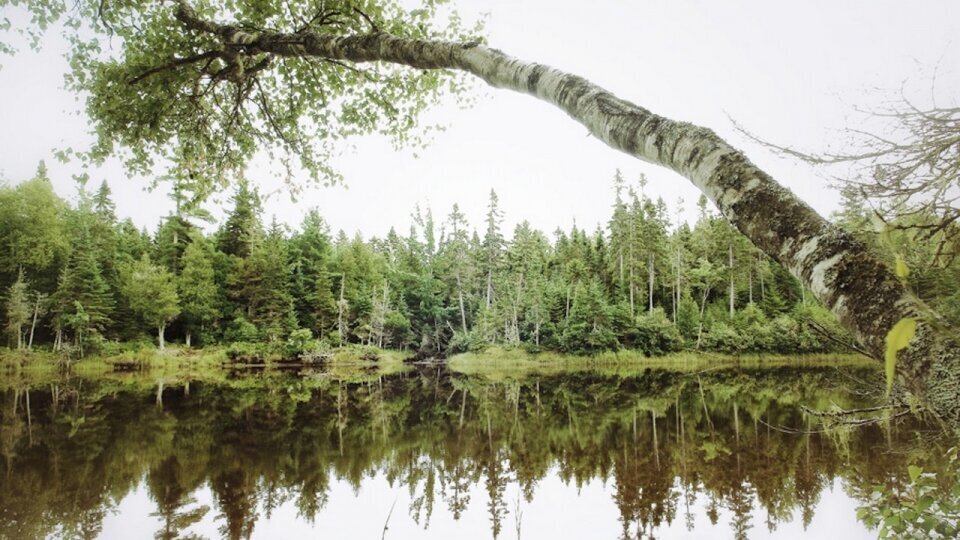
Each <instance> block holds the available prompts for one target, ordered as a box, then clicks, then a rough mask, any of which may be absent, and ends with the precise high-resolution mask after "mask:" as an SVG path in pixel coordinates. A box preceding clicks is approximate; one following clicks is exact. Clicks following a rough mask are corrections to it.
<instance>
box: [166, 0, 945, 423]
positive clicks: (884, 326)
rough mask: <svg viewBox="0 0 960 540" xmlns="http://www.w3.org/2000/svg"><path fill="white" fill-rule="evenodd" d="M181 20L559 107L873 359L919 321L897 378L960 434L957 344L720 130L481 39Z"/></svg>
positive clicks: (232, 41)
mask: <svg viewBox="0 0 960 540" xmlns="http://www.w3.org/2000/svg"><path fill="white" fill-rule="evenodd" d="M176 17H177V18H178V19H179V20H180V21H181V22H182V23H183V24H184V26H185V27H186V28H187V29H189V30H192V31H196V32H202V33H206V34H210V35H212V36H213V37H215V38H217V39H219V40H220V41H221V42H223V43H224V44H225V45H226V46H228V47H229V48H232V49H243V50H247V51H252V52H253V53H256V54H260V53H267V54H273V55H277V56H286V57H318V58H326V59H331V60H340V61H349V62H376V61H380V62H390V63H395V64H402V65H406V66H410V67H413V68H417V69H456V70H463V71H465V72H468V73H471V74H473V75H476V76H477V77H479V78H480V79H482V80H484V81H485V82H487V83H488V84H490V85H491V86H494V87H498V88H507V89H510V90H514V91H518V92H522V93H527V94H531V95H533V96H534V97H537V98H539V99H542V100H544V101H546V102H548V103H551V104H553V105H555V106H557V107H558V108H560V109H561V110H562V111H564V112H566V113H567V114H568V115H570V116H571V117H572V118H573V119H574V120H576V121H577V122H579V123H581V124H582V125H584V126H585V127H586V128H587V129H588V131H589V132H590V133H591V134H593V135H594V136H595V137H597V138H598V139H600V140H601V141H603V142H604V143H606V144H607V145H609V146H611V147H612V148H614V149H617V150H621V151H623V152H625V153H627V154H629V155H631V156H634V157H637V158H639V159H642V160H644V161H648V162H651V163H654V164H659V165H662V166H664V167H667V168H669V169H672V170H674V171H676V172H677V173H679V174H681V175H683V176H685V177H686V178H688V179H690V180H691V181H692V182H693V184H694V185H696V186H697V188H699V189H700V191H702V192H703V193H704V194H705V195H706V196H707V197H708V198H709V199H710V200H712V201H713V202H714V203H715V204H716V206H717V208H719V209H720V212H721V213H722V214H723V215H724V216H725V217H726V218H727V219H728V220H730V222H731V223H732V224H733V225H734V226H735V227H736V228H737V229H738V230H739V231H740V232H742V233H743V234H744V235H746V236H747V237H748V238H749V239H750V240H751V241H752V242H753V243H754V244H755V245H757V246H758V247H759V248H760V249H761V250H762V251H763V252H764V253H766V254H767V255H769V256H770V257H772V258H773V259H774V260H776V261H777V262H779V263H780V264H782V265H783V266H784V267H786V268H787V269H788V270H789V271H790V272H791V273H792V274H793V275H794V276H796V277H797V278H798V279H800V280H801V281H802V282H803V283H804V284H806V286H807V287H808V288H809V289H810V290H811V291H812V292H813V293H814V294H815V295H816V296H817V298H819V299H820V301H821V302H823V304H824V305H825V306H826V307H827V308H829V309H830V310H831V311H833V313H834V314H836V315H837V317H838V318H839V320H840V322H841V323H842V324H843V325H844V326H845V327H846V328H848V329H849V330H850V331H851V332H852V333H853V335H854V336H855V337H856V338H857V339H858V340H859V341H860V342H861V343H863V345H864V346H865V348H866V349H867V350H868V351H869V352H870V353H871V354H872V356H874V357H875V358H877V359H882V358H883V356H884V351H885V340H886V337H887V334H888V333H889V332H890V330H891V329H892V328H893V326H894V325H895V324H896V323H897V322H899V321H900V320H902V319H904V318H907V317H915V318H918V323H919V324H918V329H917V332H916V335H915V337H914V338H913V340H912V341H911V343H910V346H909V347H908V348H907V349H905V350H903V351H902V352H901V354H900V357H899V367H898V369H897V372H898V374H899V375H900V376H901V377H902V378H903V380H904V381H905V382H907V383H908V386H909V387H910V389H911V390H913V391H914V392H916V393H917V394H918V395H919V396H920V397H921V398H922V399H923V400H924V401H925V402H926V404H927V405H928V406H929V407H930V408H931V409H932V410H933V411H934V412H936V413H937V414H939V415H940V416H941V417H943V418H944V419H946V420H948V421H949V422H951V423H952V424H954V425H956V426H960V343H958V342H957V340H956V339H955V338H951V337H949V336H946V335H943V334H937V333H936V332H935V331H934V329H933V327H932V326H931V325H930V324H929V323H928V322H927V319H929V318H930V317H932V315H927V313H928V310H927V308H926V307H925V306H923V305H921V304H920V303H919V301H918V300H916V298H915V297H913V296H912V295H910V294H909V293H908V292H907V290H906V289H905V287H904V286H903V284H902V283H901V282H900V281H899V279H897V277H896V276H895V275H894V274H893V272H892V271H891V270H890V269H889V268H887V267H886V266H885V265H884V264H883V263H882V262H881V261H880V260H879V259H877V258H876V257H875V256H873V255H872V254H871V253H870V252H869V251H868V249H867V247H866V246H865V245H864V244H863V243H861V242H859V241H858V240H856V239H855V238H854V237H853V235H852V234H850V233H848V232H846V231H844V230H842V229H840V228H839V227H836V226H834V225H832V224H830V223H829V222H828V221H827V220H825V219H824V218H823V217H821V216H820V215H818V214H817V213H816V212H814V211H813V209H812V208H810V207H809V206H808V205H806V204H805V203H803V202H802V201H800V200H799V199H798V198H797V197H796V196H795V195H794V194H793V193H792V192H790V191H789V190H787V189H786V188H784V187H783V186H781V185H780V184H778V183H777V182H776V181H774V180H773V178H771V177H770V175H768V174H767V173H765V172H763V171H761V170H760V169H759V168H757V167H756V166H755V165H754V164H753V163H751V162H750V160H748V159H747V157H746V156H745V155H744V154H743V153H742V152H740V151H739V150H737V149H735V148H734V147H733V146H731V145H730V144H729V143H727V142H726V141H724V140H723V139H721V138H720V137H719V136H717V134H716V133H714V132H713V131H711V130H709V129H706V128H702V127H699V126H695V125H693V124H689V123H686V122H677V121H674V120H670V119H668V118H664V117H662V116H659V115H656V114H654V113H652V112H650V111H648V110H647V109H644V108H643V107H640V106H638V105H635V104H633V103H630V102H628V101H626V100H623V99H620V98H618V97H616V96H615V95H613V94H612V93H610V92H608V91H607V90H604V89H603V88H601V87H599V86H597V85H595V84H593V83H591V82H589V81H587V80H586V79H584V78H582V77H579V76H576V75H571V74H568V73H564V72H562V71H559V70H557V69H553V68H550V67H548V66H545V65H543V64H537V63H533V62H525V61H521V60H518V59H516V58H513V57H511V56H508V55H506V54H504V53H503V52H501V51H498V50H496V49H492V48H489V47H485V46H483V45H480V44H478V43H452V42H445V41H428V40H418V39H409V38H402V37H397V36H393V35H390V34H387V33H383V32H373V33H370V34H362V35H361V34H357V35H347V36H339V35H334V34H330V33H317V32H314V31H309V30H306V31H302V32H298V33H278V32H270V31H254V30H249V29H248V27H243V26H240V25H227V24H219V23H216V22H212V21H208V20H203V19H200V18H199V17H198V16H197V13H196V11H195V10H194V9H193V8H192V7H191V6H190V5H189V4H188V3H187V1H186V0H180V2H179V3H178V8H177V11H176Z"/></svg>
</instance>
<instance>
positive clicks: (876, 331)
mask: <svg viewBox="0 0 960 540" xmlns="http://www.w3.org/2000/svg"><path fill="white" fill-rule="evenodd" d="M6 4H19V5H26V6H27V8H28V9H30V10H31V12H32V13H33V16H34V25H33V26H32V27H31V29H29V30H28V32H30V33H32V34H33V35H34V37H37V36H39V35H40V32H42V30H43V29H44V28H46V27H47V26H48V25H50V24H52V23H53V22H55V21H57V20H65V21H66V22H65V24H66V27H67V28H68V29H69V30H71V31H69V32H68V33H69V34H70V36H71V39H72V42H73V49H72V51H71V52H70V55H71V57H72V58H71V66H72V67H73V69H72V72H71V73H70V74H69V75H68V84H69V86H70V87H72V88H73V89H75V90H77V91H80V92H85V93H88V95H89V98H88V100H87V111H88V114H89V116H90V118H91V120H92V122H93V125H94V128H95V131H96V134H97V142H96V144H95V146H94V148H93V149H92V151H91V153H90V154H89V155H90V156H91V157H92V158H94V159H96V158H103V157H105V156H107V155H116V154H117V153H120V154H122V155H123V156H125V157H126V158H127V163H128V165H129V166H130V168H131V169H132V170H134V171H145V170H148V169H149V168H150V167H152V166H153V165H154V159H155V157H156V156H174V157H176V158H177V159H200V160H204V162H207V163H210V164H211V166H212V168H213V169H214V170H218V169H219V170H228V169H234V168H237V167H240V166H242V165H243V164H244V163H245V162H246V160H247V159H248V158H249V156H251V155H253V154H254V153H255V152H256V151H257V150H258V149H263V148H264V147H266V148H267V149H268V150H269V151H270V152H269V153H270V154H273V155H276V156H278V157H277V159H278V160H279V161H280V162H281V164H282V165H283V167H286V169H287V170H288V171H290V172H291V174H292V172H293V170H294V168H296V167H302V168H303V169H305V170H306V171H308V172H309V173H310V175H311V176H312V177H313V178H316V179H320V180H327V181H330V180H334V181H335V180H336V179H337V174H336V172H335V171H332V170H330V169H329V168H328V166H327V165H326V163H327V161H326V160H325V157H327V156H329V154H330V151H331V148H334V147H335V146H336V144H337V142H338V141H339V140H340V139H342V138H343V137H346V136H350V135H355V134H362V133H371V132H380V133H385V134H387V135H390V136H391V137H393V139H394V141H396V142H397V143H399V144H416V143H418V142H420V137H419V134H422V133H423V130H422V129H419V128H418V126H419V115H420V112H422V111H423V110H424V109H426V108H427V107H428V106H429V105H431V104H433V103H434V102H436V100H437V99H439V97H440V96H441V95H442V94H444V93H447V92H449V91H453V92H454V93H457V91H458V90H460V89H462V88H463V84H464V81H465V79H464V78H463V77H461V76H460V75H462V74H469V75H472V76H474V77H476V78H479V79H480V80H482V81H484V82H486V83H487V84H489V85H491V86H494V87H497V88H504V89H508V90H513V91H516V92H521V93H524V94H529V95H531V96H533V97H535V98H537V99H541V100H543V101H545V102H547V103H550V104H552V105H554V106H556V107H557V108H559V109H560V110H561V111H563V112H565V113H566V114H568V115H569V116H570V117H571V118H572V119H573V120H574V121H576V122H579V123H581V124H582V125H583V126H585V127H586V128H587V129H588V130H589V132H590V133H591V134H592V135H593V136H594V137H597V138H598V139H600V140H601V141H603V142H605V143H606V144H608V145H609V146H610V147H612V148H614V149H616V150H620V151H622V152H625V153H627V154H629V155H631V156H634V157H636V158H638V159H641V160H644V161H648V162H651V163H654V164H658V165H661V166H663V167H667V168H669V169H672V170H673V171H676V172H677V173H678V174H680V175H681V176H683V177H686V178H687V179H689V180H690V181H691V182H693V184H694V185H696V186H697V187H698V188H699V189H700V190H701V191H702V192H703V193H704V194H705V195H706V196H707V197H709V198H710V200H712V201H713V202H714V204H715V205H716V206H717V207H718V208H719V209H720V211H721V213H722V214H723V215H724V216H725V217H726V218H727V219H728V220H729V221H730V222H731V223H732V224H733V225H734V226H736V228H737V229H738V230H740V231H741V232H742V233H743V234H744V235H746V236H747V237H748V238H750V240H751V241H752V242H753V243H754V244H755V245H757V247H759V248H760V249H761V250H763V251H764V252H765V253H766V254H767V255H769V256H770V257H772V258H773V259H774V260H776V261H778V262H779V263H780V264H782V265H783V266H784V267H786V268H787V269H788V270H789V271H790V272H791V273H793V275H795V276H797V277H798V278H799V279H800V280H801V281H802V282H803V283H804V285H805V286H806V287H807V288H808V289H809V290H811V291H812V292H813V293H814V294H815V295H816V296H817V297H818V298H819V299H820V301H821V302H823V304H824V305H825V306H827V307H828V308H829V309H830V310H831V311H833V313H834V314H836V316H837V317H838V318H839V320H840V321H841V323H842V324H843V325H844V326H846V327H847V328H848V329H849V330H850V331H851V332H852V333H853V334H854V335H855V336H856V337H857V338H858V339H859V341H860V342H861V343H862V344H863V346H864V348H865V349H866V350H867V351H869V352H870V354H871V355H873V356H874V357H876V358H877V359H879V360H882V361H885V362H886V363H887V365H888V367H891V366H892V364H893V363H894V362H896V373H897V375H898V376H899V378H900V380H901V381H902V382H903V383H904V384H905V385H906V386H907V388H908V389H909V390H911V391H912V392H913V393H915V394H916V395H917V396H918V397H919V398H920V399H921V400H922V401H923V402H924V403H925V404H926V406H927V407H928V408H929V410H931V411H933V412H935V413H936V414H938V415H939V416H940V417H941V418H943V419H945V420H946V421H948V422H949V423H951V424H952V425H954V426H960V345H958V343H957V340H956V339H955V338H953V337H950V336H949V335H948V333H947V332H945V331H943V329H942V328H941V325H940V323H939V322H938V318H937V316H936V314H934V313H932V312H931V311H930V310H929V309H928V308H926V307H925V306H924V305H923V304H922V303H921V302H919V301H918V300H917V299H916V298H915V296H914V295H912V294H911V293H910V292H909V291H908V290H907V289H906V288H905V286H904V284H903V282H902V281H901V279H900V278H899V277H898V276H897V275H896V274H895V273H894V272H893V271H892V270H891V269H890V268H888V267H887V266H885V265H884V264H883V263H882V262H881V261H880V260H878V259H877V258H876V257H875V256H874V255H873V254H871V253H870V252H869V251H868V250H867V248H866V247H865V246H864V245H863V244H862V243H860V242H858V241H857V240H856V239H855V238H854V237H853V236H852V235H851V234H849V233H848V232H846V231H844V230H841V229H839V228H837V227H835V226H833V225H831V224H830V223H829V222H828V221H827V220H825V219H824V218H823V217H821V216H819V215H818V214H817V213H816V212H814V211H813V210H812V209H811V208H810V207H809V206H808V205H807V204H805V203H804V202H803V201H801V200H799V199H798V198H797V197H796V196H795V195H794V194H793V193H791V192H790V191H789V190H787V189H786V188H784V187H783V186H781V185H780V184H779V183H777V182H776V181H775V180H774V179H773V178H772V177H771V176H770V175H768V174H767V173H765V172H764V171H762V170H760V169H759V168H757V167H756V166H755V165H754V164H753V163H751V162H750V160H749V159H748V158H747V157H746V156H745V155H744V154H743V153H742V152H740V151H739V150H737V149H736V148H734V147H733V146H732V145H731V144H730V143H728V142H727V141H725V140H723V139H721V138H720V137H719V136H717V134H716V133H714V132H713V131H711V130H710V129H707V128H704V127H700V126H696V125H692V124H688V123H685V122H678V121H674V120H671V119H669V118H665V117H663V116H660V115H657V114H655V113H654V112H652V111H650V110H647V109H646V108H644V107H642V106H639V105H636V104H634V103H630V102H628V101H626V100H623V99H621V98H619V97H617V96H615V95H613V94H612V93H611V92H609V91H607V90H605V89H603V88H601V87H599V86H597V85H595V84H593V83H591V82H590V81H588V80H586V79H584V78H582V77H579V76H577V75H574V74H570V73H564V72H562V71H559V70H557V69H553V68H551V67H549V66H546V65H543V64H538V63H535V62H527V61H523V60H520V59H517V58H514V57H512V56H509V55H508V54H506V53H504V52H502V51H499V50H497V49H494V48H491V47H488V46H486V45H484V44H483V42H482V40H480V39H476V38H474V37H473V36H472V35H471V32H468V31H466V30H464V29H463V28H462V27H461V25H460V24H459V19H458V18H457V17H456V15H455V13H454V14H450V13H449V12H447V11H445V8H444V6H443V4H444V2H443V1H442V0H431V1H427V2H424V3H423V7H422V8H420V9H415V10H412V11H407V10H405V9H403V7H402V6H401V5H400V3H399V2H397V1H395V0H385V1H375V0H310V1H302V2H286V1H283V0H247V1H240V0H166V1H157V0H77V1H69V2H66V1H64V0H60V1H41V0H0V6H3V5H6ZM108 39H109V40H110V43H111V44H112V47H111V48H107V47H104V44H105V43H106V42H107V40H108ZM274 150H282V151H281V152H273V151H274ZM222 177H223V176H217V175H214V178H222Z"/></svg>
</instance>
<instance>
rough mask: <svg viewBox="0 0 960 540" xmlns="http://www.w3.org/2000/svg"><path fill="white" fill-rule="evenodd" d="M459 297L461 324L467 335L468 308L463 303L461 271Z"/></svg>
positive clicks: (458, 287) (458, 275) (458, 283)
mask: <svg viewBox="0 0 960 540" xmlns="http://www.w3.org/2000/svg"><path fill="white" fill-rule="evenodd" d="M457 298H458V300H459V302H460V324H461V325H462V326H463V335H464V337H466V335H467V310H466V308H465V307H464V305H463V284H462V283H460V273H459V272H457ZM473 323H474V324H476V323H477V321H476V319H474V321H473Z"/></svg>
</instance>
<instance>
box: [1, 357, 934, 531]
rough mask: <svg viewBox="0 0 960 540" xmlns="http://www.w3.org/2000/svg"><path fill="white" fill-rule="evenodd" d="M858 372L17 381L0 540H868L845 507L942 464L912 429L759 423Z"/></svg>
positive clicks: (839, 392) (797, 417)
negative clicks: (910, 469) (824, 532)
mask: <svg viewBox="0 0 960 540" xmlns="http://www.w3.org/2000/svg"><path fill="white" fill-rule="evenodd" d="M876 376H877V374H876V373H874V372H873V371H871V370H862V371H856V370H848V372H841V371H838V370H836V369H833V368H776V369H757V370H717V371H710V372H705V373H701V374H689V373H679V372H673V371H668V370H646V371H644V372H641V373H637V374H632V375H620V374H606V373H601V372H575V373H564V374H552V375H527V376H518V377H502V376H482V375H474V376H468V375H464V374H461V373H454V372H450V371H446V370H437V369H436V368H431V369H425V370H421V371H417V370H414V371H411V372H407V373H402V374H394V375H390V376H378V375H376V374H363V375H356V376H352V377H342V376H333V375H331V374H325V373H311V374H293V373H278V372H262V373H257V374H249V375H246V376H242V375H241V376H234V377H230V378H223V379H221V380H218V381H207V382H204V381H196V380H195V381H192V382H189V383H188V382H186V381H180V382H177V383H170V382H167V383H166V384H155V382H154V381H149V380H148V381H144V380H143V379H129V380H107V379H101V380H86V379H65V380H61V381H58V382H56V383H54V384H50V385H46V384H45V385H43V386H42V387H36V386H34V387H33V388H29V390H28V387H29V385H28V384H23V385H21V386H20V387H17V388H8V389H6V390H4V391H3V392H2V407H0V422H2V424H0V427H2V435H0V452H2V455H3V459H4V465H5V472H4V474H3V475H2V484H0V487H2V489H0V537H5V538H41V537H45V536H49V535H55V536H62V537H71V538H73V537H76V538H95V537H98V536H105V537H111V536H114V535H116V534H120V533H118V532H117V531H118V530H121V529H124V528H125V529H127V530H128V531H133V536H138V537H142V536H147V535H148V534H149V533H148V532H147V529H144V528H143V527H149V528H150V529H152V532H153V534H154V536H155V537H156V538H163V539H173V538H186V537H190V535H202V536H205V537H224V538H231V539H236V538H250V537H257V536H263V537H276V535H277V534H284V535H285V536H288V537H289V536H296V535H294V534H292V533H291V532H290V531H294V530H300V531H304V532H305V531H306V530H307V529H311V528H313V529H317V530H325V529H326V530H328V529H329V527H332V526H334V525H333V524H334V523H340V524H339V525H336V527H341V528H340V529H339V534H340V535H346V534H348V533H350V532H351V530H357V531H359V530H364V531H368V534H366V535H360V536H363V537H366V536H370V535H372V536H375V537H378V538H379V537H381V536H384V537H386V538H408V537H434V536H435V537H438V538H446V537H449V535H450V534H456V535H457V536H458V537H464V538H467V537H478V538H489V537H493V538H498V537H500V538H516V537H521V536H522V537H523V538H539V537H551V538H556V537H557V536H558V535H559V536H561V537H574V536H578V535H579V534H578V533H575V532H574V531H577V530H582V531H583V534H589V535H590V536H596V537H602V538H618V537H619V538H638V537H639V538H647V537H657V538H661V537H665V536H669V535H670V534H672V533H674V532H676V533H678V534H680V535H687V534H691V533H692V534H697V535H700V536H704V537H716V536H720V537H731V536H732V537H735V538H746V537H751V538H753V537H760V536H767V535H769V534H770V533H777V534H781V535H785V536H791V535H793V534H795V533H797V532H802V531H803V530H804V529H805V528H807V527H808V526H811V524H813V521H814V520H815V518H816V516H817V513H818V512H821V513H828V514H829V513H831V512H834V511H836V510H837V509H838V508H842V511H843V514H842V515H845V516H846V518H845V519H846V524H847V525H846V526H848V527H852V530H851V531H849V533H850V534H852V535H853V536H851V537H854V536H856V535H866V536H869V534H868V532H867V531H865V530H863V529H862V528H860V526H859V525H858V524H857V523H856V520H855V517H854V516H853V508H855V506H856V504H857V502H856V501H857V500H858V499H865V498H866V495H865V494H866V493H868V492H869V491H870V487H871V486H872V485H874V484H878V483H882V482H889V481H898V480H902V475H903V473H905V471H906V465H907V463H913V462H920V463H923V462H925V461H926V460H928V459H930V457H929V456H936V455H938V452H939V451H940V450H939V448H938V447H937V446H936V444H931V443H930V442H929V441H926V440H925V439H924V437H923V436H922V435H923V433H924V429H923V428H922V426H919V425H917V424H916V423H915V421H913V420H902V421H899V422H891V423H888V424H884V425H874V426H870V427H866V428H862V429H858V430H856V431H851V432H843V433H840V432H833V433H829V434H820V433H804V434H797V433H784V432H782V431H780V430H778V428H780V427H789V428H792V429H812V428H815V427H816V426H815V425H814V424H813V423H812V420H811V419H810V418H809V417H807V416H806V415H804V414H803V412H802V411H801V409H800V405H801V404H806V405H808V406H812V407H825V406H828V405H830V404H836V405H839V406H843V407H856V406H860V405H862V404H863V403H861V402H860V401H859V400H858V399H857V397H856V395H857V394H856V392H855V391H852V389H851V385H852V384H854V383H853V381H856V380H862V379H871V380H873V379H875V378H876ZM944 444H946V443H944ZM933 460H934V461H935V459H933ZM928 466H929V467H930V468H935V465H933V464H928ZM841 488H842V489H841ZM824 498H828V499H829V500H830V502H829V504H824V502H823V500H824ZM118 510H119V511H118ZM831 515H832V514H831ZM345 518H349V521H348V522H347V523H346V524H344V523H343V519H345ZM831 519H834V518H831ZM105 523H106V525H105ZM479 523H484V525H483V526H482V527H481V526H478V524H479ZM813 525H816V524H813ZM385 526H386V529H384V527H385ZM833 526H834V527H836V526H838V525H837V524H836V523H834V524H833ZM118 527H119V529H118ZM277 527H279V529H277ZM342 527H350V528H349V529H344V528H342ZM269 531H273V532H269ZM278 531H286V532H285V533H284V532H278ZM336 531H337V529H334V532H336ZM831 532H832V533H837V532H838V531H837V530H836V529H833V530H832V531H831ZM850 534H847V535H848V536H850Z"/></svg>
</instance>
